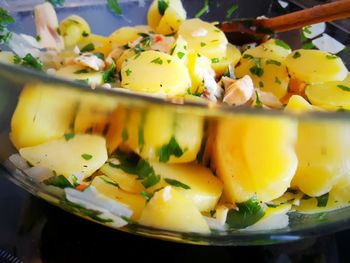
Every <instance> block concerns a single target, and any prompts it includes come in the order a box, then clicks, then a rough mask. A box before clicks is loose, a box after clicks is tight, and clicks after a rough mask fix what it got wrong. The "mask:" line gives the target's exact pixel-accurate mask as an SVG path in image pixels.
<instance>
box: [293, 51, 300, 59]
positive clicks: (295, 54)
mask: <svg viewBox="0 0 350 263" xmlns="http://www.w3.org/2000/svg"><path fill="white" fill-rule="evenodd" d="M300 57H301V54H300V53H299V51H297V52H295V53H294V54H293V58H294V59H297V58H300Z"/></svg>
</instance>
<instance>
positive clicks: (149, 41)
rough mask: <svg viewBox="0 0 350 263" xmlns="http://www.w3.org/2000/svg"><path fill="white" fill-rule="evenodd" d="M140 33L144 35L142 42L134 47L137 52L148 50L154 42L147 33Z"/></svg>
mask: <svg viewBox="0 0 350 263" xmlns="http://www.w3.org/2000/svg"><path fill="white" fill-rule="evenodd" d="M139 35H140V36H141V37H142V39H141V40H140V42H139V43H138V44H137V45H136V46H135V47H134V49H135V51H136V53H140V52H143V51H146V50H147V49H148V48H149V47H150V45H151V44H152V41H153V39H152V37H151V36H150V35H148V34H146V33H139Z"/></svg>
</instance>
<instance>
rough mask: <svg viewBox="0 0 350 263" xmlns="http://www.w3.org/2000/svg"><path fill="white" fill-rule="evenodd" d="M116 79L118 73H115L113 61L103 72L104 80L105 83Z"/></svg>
mask: <svg viewBox="0 0 350 263" xmlns="http://www.w3.org/2000/svg"><path fill="white" fill-rule="evenodd" d="M115 79H116V75H115V63H114V62H113V63H112V64H111V65H110V66H109V68H108V69H107V70H106V71H105V72H103V74H102V80H103V83H111V82H114V81H115Z"/></svg>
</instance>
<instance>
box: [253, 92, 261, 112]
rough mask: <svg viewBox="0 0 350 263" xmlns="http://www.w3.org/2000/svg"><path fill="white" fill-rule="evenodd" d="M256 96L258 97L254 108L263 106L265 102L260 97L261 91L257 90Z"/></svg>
mask: <svg viewBox="0 0 350 263" xmlns="http://www.w3.org/2000/svg"><path fill="white" fill-rule="evenodd" d="M255 96H256V99H255V105H254V108H262V106H263V103H262V102H261V100H260V97H259V93H258V92H257V91H255Z"/></svg>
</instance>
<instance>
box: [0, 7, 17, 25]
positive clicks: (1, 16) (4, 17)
mask: <svg viewBox="0 0 350 263" xmlns="http://www.w3.org/2000/svg"><path fill="white" fill-rule="evenodd" d="M14 22H15V19H14V18H13V17H12V16H11V15H10V14H9V12H8V11H7V10H5V9H4V8H1V7H0V25H1V26H4V25H9V24H13V23H14Z"/></svg>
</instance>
